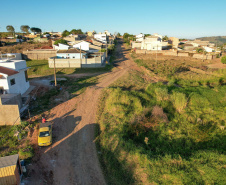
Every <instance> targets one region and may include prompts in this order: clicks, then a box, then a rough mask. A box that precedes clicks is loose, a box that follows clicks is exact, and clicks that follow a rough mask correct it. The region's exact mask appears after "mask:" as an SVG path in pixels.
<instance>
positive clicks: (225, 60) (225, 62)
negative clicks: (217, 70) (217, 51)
mask: <svg viewBox="0 0 226 185" xmlns="http://www.w3.org/2000/svg"><path fill="white" fill-rule="evenodd" d="M221 63H223V64H226V56H224V57H222V58H221Z"/></svg>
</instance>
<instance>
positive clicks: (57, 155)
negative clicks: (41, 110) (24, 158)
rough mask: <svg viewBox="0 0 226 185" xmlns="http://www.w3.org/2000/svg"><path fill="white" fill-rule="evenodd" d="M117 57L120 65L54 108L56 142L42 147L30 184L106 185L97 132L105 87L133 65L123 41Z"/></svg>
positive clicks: (117, 62)
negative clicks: (80, 92)
mask: <svg viewBox="0 0 226 185" xmlns="http://www.w3.org/2000/svg"><path fill="white" fill-rule="evenodd" d="M116 57H117V59H116V61H115V66H116V68H115V69H114V70H113V71H112V72H109V73H105V74H102V75H100V80H99V83H98V84H97V85H95V86H91V87H89V88H88V89H87V90H86V91H85V92H84V93H83V94H81V95H79V96H78V97H75V98H73V99H71V100H69V101H67V102H64V103H62V104H60V105H58V106H56V107H55V108H53V109H52V110H51V111H50V116H49V120H52V121H53V123H54V125H53V136H54V137H53V144H52V145H51V146H50V147H47V148H38V151H37V155H36V156H35V158H34V161H33V163H32V164H31V165H30V166H28V169H29V171H30V176H31V177H29V178H28V179H27V181H28V182H29V183H28V184H30V183H31V184H34V185H35V184H56V185H70V184H92V185H94V184H106V182H105V179H104V176H103V173H102V170H101V167H100V164H99V160H98V151H97V150H96V146H95V143H94V139H95V136H94V134H95V125H96V111H97V106H98V99H99V97H100V94H101V90H102V89H103V88H105V87H107V86H109V85H110V84H111V83H113V82H114V81H115V80H117V79H118V78H120V77H121V76H123V75H124V74H126V73H127V71H128V70H129V68H130V65H131V61H130V60H129V59H128V52H126V51H125V49H124V48H123V47H122V44H121V43H119V44H118V45H117V49H116ZM36 137H37V136H36ZM34 140H35V139H34ZM25 183H26V182H25Z"/></svg>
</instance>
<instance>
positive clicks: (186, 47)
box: [182, 43, 195, 51]
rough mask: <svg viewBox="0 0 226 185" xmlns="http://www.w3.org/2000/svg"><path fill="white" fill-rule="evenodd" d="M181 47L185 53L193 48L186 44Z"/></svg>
mask: <svg viewBox="0 0 226 185" xmlns="http://www.w3.org/2000/svg"><path fill="white" fill-rule="evenodd" d="M182 46H183V49H184V50H186V51H192V50H194V48H195V47H194V46H193V45H192V44H187V43H186V44H184V45H182Z"/></svg>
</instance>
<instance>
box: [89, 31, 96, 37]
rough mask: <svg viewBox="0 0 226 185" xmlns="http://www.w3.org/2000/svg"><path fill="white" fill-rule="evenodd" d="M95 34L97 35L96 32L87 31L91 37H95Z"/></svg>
mask: <svg viewBox="0 0 226 185" xmlns="http://www.w3.org/2000/svg"><path fill="white" fill-rule="evenodd" d="M94 33H95V31H87V35H88V36H89V37H93V35H94Z"/></svg>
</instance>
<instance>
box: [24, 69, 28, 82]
mask: <svg viewBox="0 0 226 185" xmlns="http://www.w3.org/2000/svg"><path fill="white" fill-rule="evenodd" d="M24 74H25V80H26V82H28V75H27V71H24Z"/></svg>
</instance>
